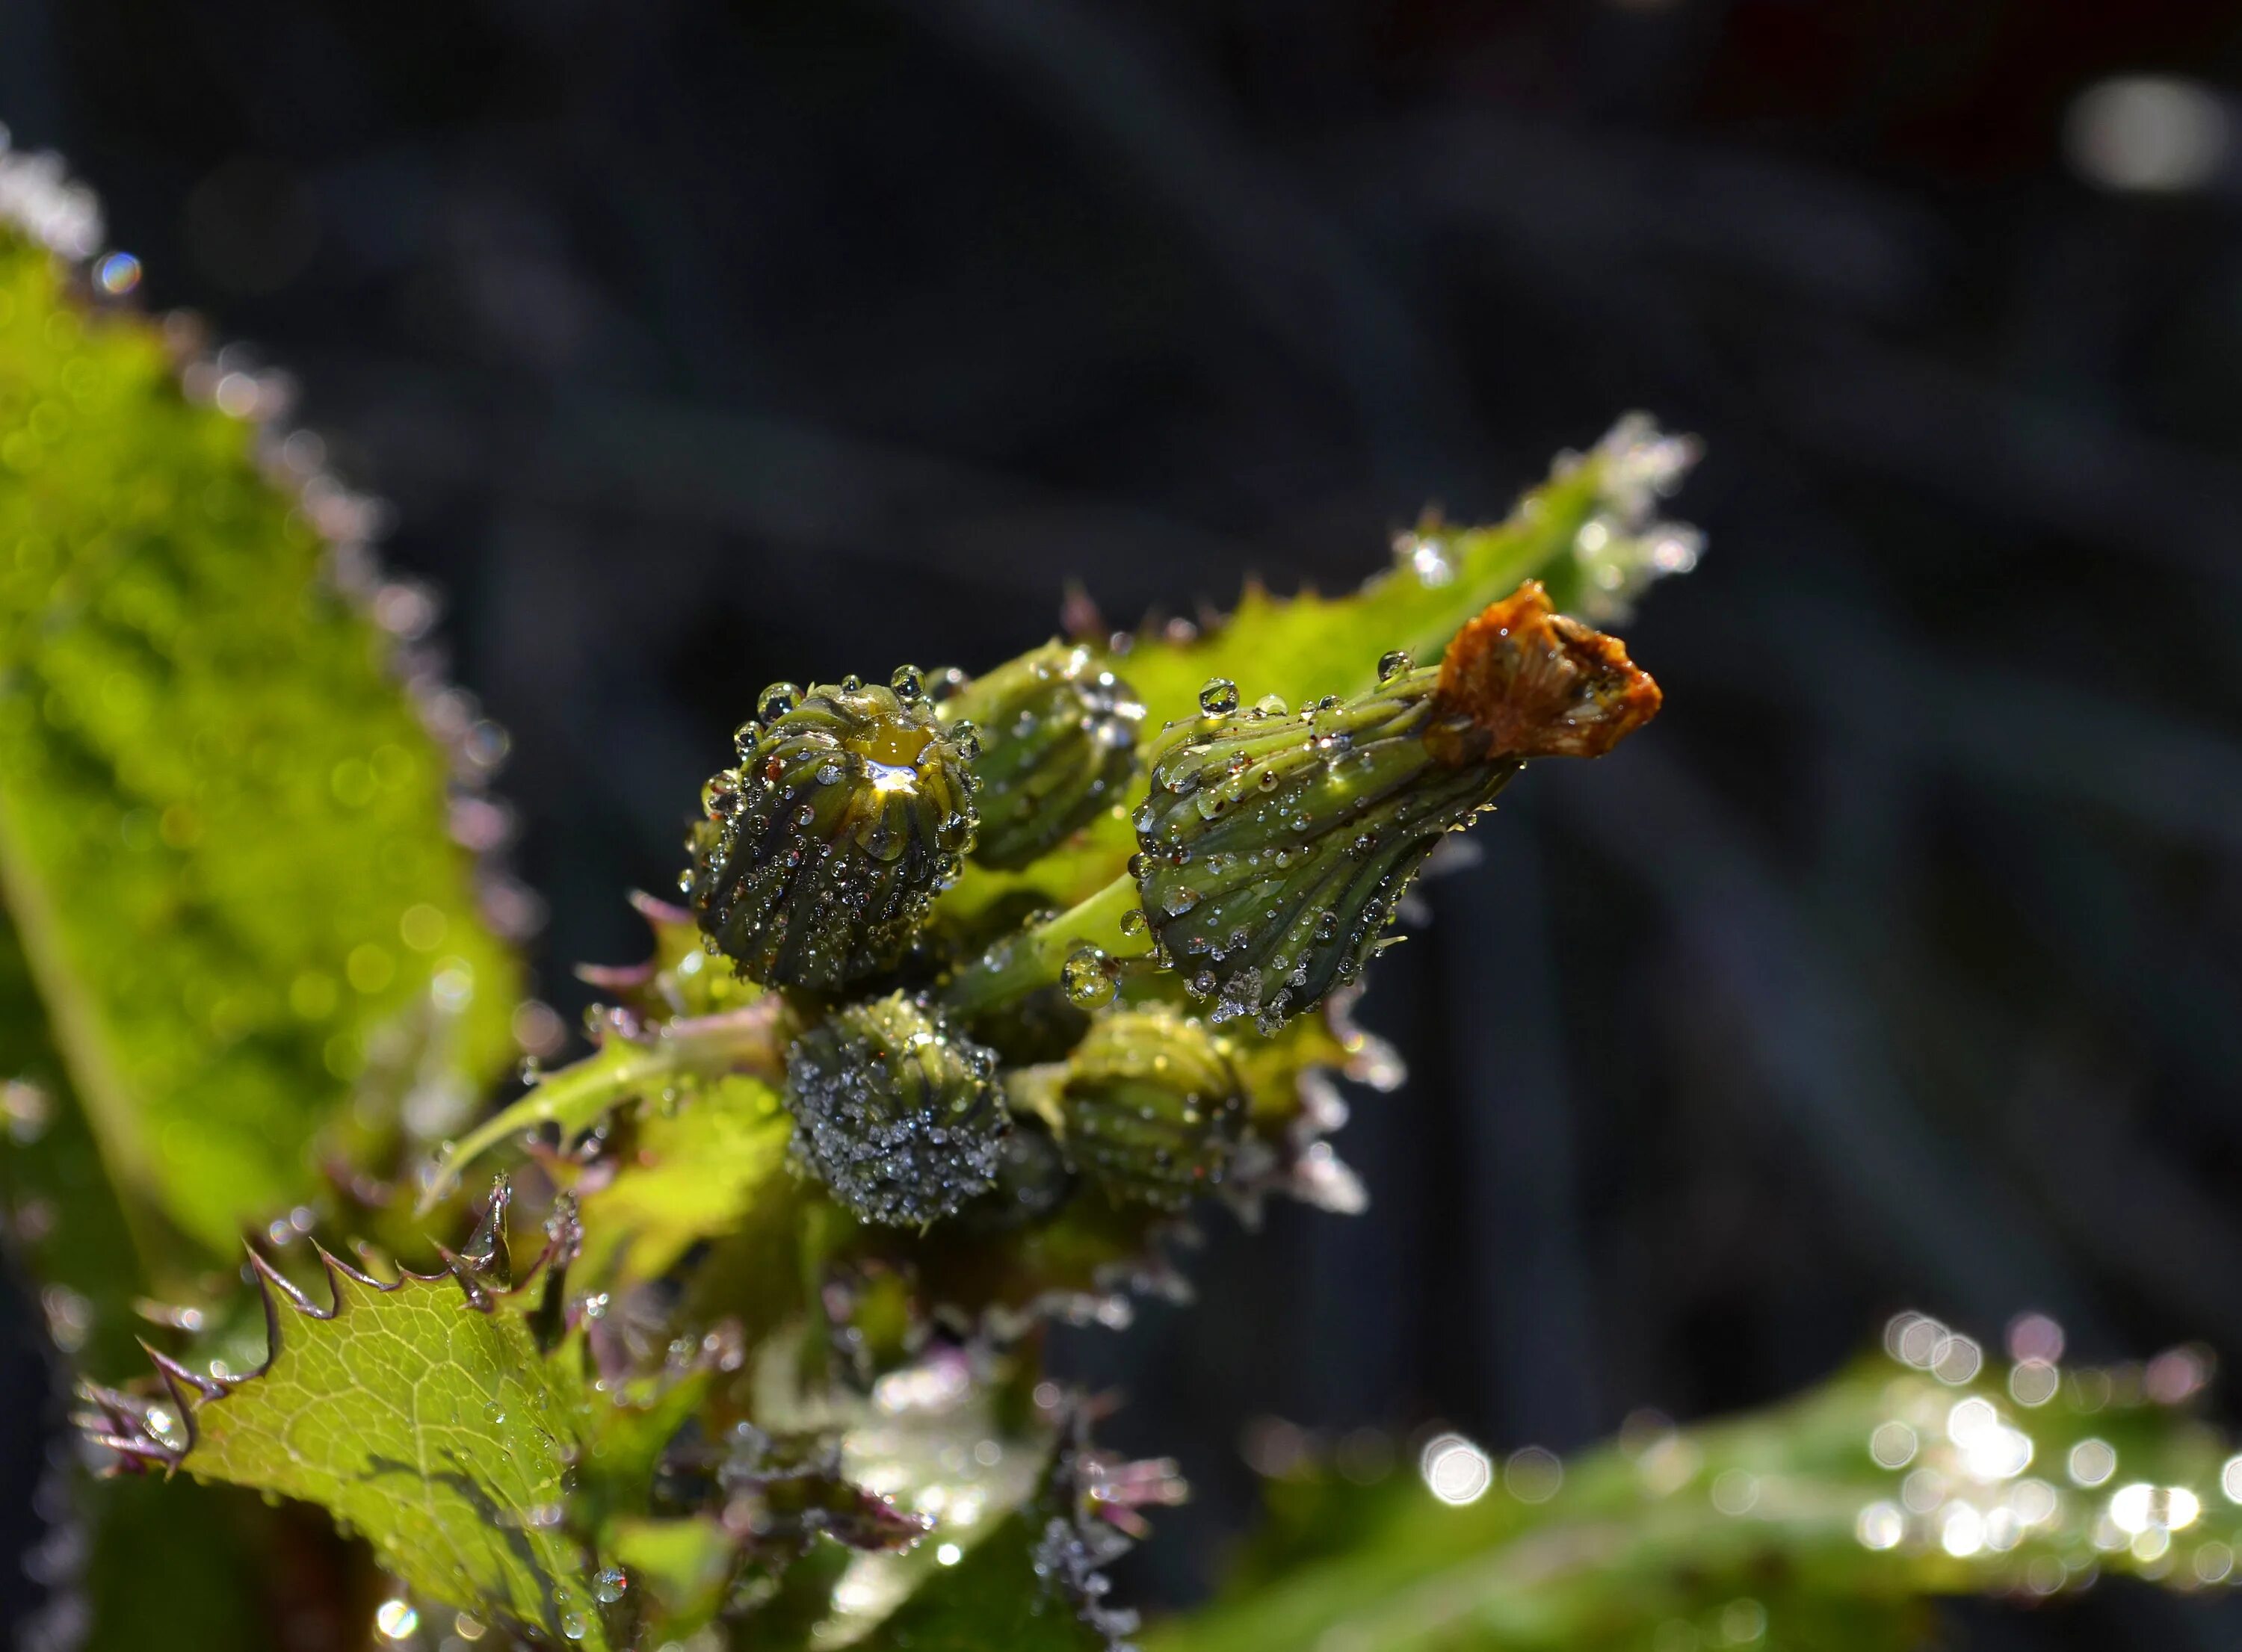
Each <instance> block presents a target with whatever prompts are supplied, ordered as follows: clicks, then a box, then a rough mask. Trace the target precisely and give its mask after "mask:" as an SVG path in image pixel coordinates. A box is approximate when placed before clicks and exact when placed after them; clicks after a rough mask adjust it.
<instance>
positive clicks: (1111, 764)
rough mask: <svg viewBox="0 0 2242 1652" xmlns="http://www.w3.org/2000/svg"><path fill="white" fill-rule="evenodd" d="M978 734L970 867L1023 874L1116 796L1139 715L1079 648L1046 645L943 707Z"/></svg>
mask: <svg viewBox="0 0 2242 1652" xmlns="http://www.w3.org/2000/svg"><path fill="white" fill-rule="evenodd" d="M943 718H944V719H945V720H949V721H955V720H957V719H970V721H971V723H972V724H973V726H974V727H975V728H976V729H977V730H978V731H979V732H980V735H981V742H982V744H981V755H980V757H979V759H977V761H976V762H975V763H974V765H973V772H974V774H975V776H976V778H977V779H978V780H979V781H980V783H981V789H980V794H979V797H978V799H977V801H978V803H979V806H980V812H981V833H980V838H979V840H978V842H977V844H976V846H975V848H974V851H973V858H974V859H977V860H978V861H979V862H980V863H981V864H982V865H983V866H997V867H1002V868H1015V867H1019V866H1026V865H1028V864H1029V863H1030V861H1033V860H1035V859H1038V858H1040V857H1041V856H1043V855H1044V854H1047V853H1050V852H1051V850H1052V849H1054V848H1056V847H1057V846H1058V845H1059V844H1060V843H1061V842H1062V841H1064V839H1065V838H1066V837H1067V836H1068V835H1069V834H1070V833H1074V832H1077V831H1079V830H1080V829H1081V828H1082V827H1083V826H1087V825H1088V824H1089V823H1090V822H1091V820H1092V819H1096V818H1097V816H1098V811H1100V810H1101V809H1105V808H1109V807H1111V806H1112V804H1113V803H1114V802H1115V801H1116V800H1117V799H1118V798H1119V797H1120V796H1121V795H1122V793H1123V791H1124V788H1125V787H1126V786H1128V783H1129V780H1130V778H1131V775H1133V774H1134V773H1135V772H1136V766H1137V726H1138V724H1139V723H1141V722H1143V721H1144V706H1143V705H1142V704H1141V703H1140V702H1139V701H1138V699H1137V697H1136V694H1135V693H1134V692H1132V691H1131V688H1130V687H1129V686H1128V684H1126V683H1124V682H1123V681H1122V680H1121V679H1119V678H1118V677H1116V676H1115V675H1114V674H1113V673H1112V672H1111V671H1110V670H1108V669H1107V668H1106V666H1105V665H1104V662H1103V661H1102V660H1101V659H1099V658H1098V655H1097V653H1096V652H1094V651H1092V650H1091V649H1089V648H1086V647H1080V646H1074V645H1068V644H1065V643H1058V642H1054V643H1047V644H1045V645H1044V646H1043V647H1041V648H1038V649H1037V650H1035V651H1034V652H1031V653H1026V654H1023V655H1021V656H1020V658H1019V659H1015V660H1012V661H1010V662H1009V663H1008V664H1005V665H999V666H997V669H996V670H994V671H992V672H988V673H987V674H986V675H984V676H982V677H979V678H977V679H974V680H973V681H972V682H971V683H970V684H969V685H968V686H966V687H965V688H964V689H963V691H961V692H959V693H958V695H957V697H956V698H955V699H951V700H950V701H948V702H947V703H946V704H945V705H944V706H943Z"/></svg>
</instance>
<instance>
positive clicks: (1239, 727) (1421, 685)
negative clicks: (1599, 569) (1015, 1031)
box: [1131, 580, 1659, 1032]
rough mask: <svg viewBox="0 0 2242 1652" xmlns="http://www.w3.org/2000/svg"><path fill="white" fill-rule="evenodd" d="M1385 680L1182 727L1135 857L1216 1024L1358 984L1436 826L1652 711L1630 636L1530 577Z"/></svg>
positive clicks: (1146, 813)
mask: <svg viewBox="0 0 2242 1652" xmlns="http://www.w3.org/2000/svg"><path fill="white" fill-rule="evenodd" d="M1379 674H1380V676H1381V678H1382V679H1383V680H1382V681H1381V682H1380V683H1379V686H1377V687H1376V688H1374V689H1373V690H1371V691H1370V692H1367V693H1366V694H1362V695H1359V696H1358V697H1357V698H1355V699H1351V700H1345V701H1341V700H1339V699H1336V698H1333V699H1326V700H1323V701H1320V702H1319V703H1318V704H1316V705H1314V706H1310V707H1308V708H1307V709H1306V710H1305V711H1303V712H1300V713H1299V714H1298V715H1297V716H1286V715H1285V714H1284V713H1283V708H1282V707H1281V706H1279V707H1277V708H1275V709H1274V710H1273V711H1272V710H1269V709H1265V708H1256V709H1254V710H1252V711H1249V712H1244V713H1239V712H1238V711H1237V698H1236V691H1235V690H1234V689H1232V688H1231V687H1230V686H1228V685H1226V684H1223V685H1210V690H1209V693H1208V695H1207V696H1206V697H1205V698H1204V699H1203V701H1202V703H1203V704H1205V705H1206V706H1208V707H1209V709H1210V715H1208V716H1207V717H1205V718H1204V719H1199V720H1198V722H1196V723H1184V724H1171V725H1170V726H1169V730H1168V744H1167V746H1166V749H1165V751H1164V752H1163V753H1162V754H1161V755H1160V757H1159V758H1158V760H1157V761H1156V762H1155V764H1154V765H1153V768H1152V775H1151V787H1150V795H1149V796H1148V797H1147V799H1146V800H1145V802H1144V806H1143V807H1142V808H1140V809H1139V810H1138V813H1137V816H1136V826H1137V839H1138V846H1139V848H1140V849H1141V850H1142V853H1140V854H1139V855H1138V857H1137V859H1135V860H1134V861H1132V862H1131V870H1132V872H1133V873H1135V874H1136V877H1137V883H1138V895H1139V897H1140V899H1141V900H1142V902H1143V905H1144V914H1145V916H1146V918H1147V919H1148V920H1150V921H1151V925H1152V927H1153V931H1154V934H1155V937H1156V939H1157V940H1158V942H1159V945H1160V948H1161V951H1162V952H1163V953H1164V954H1165V957H1166V958H1167V960H1169V961H1170V963H1171V964H1172V966H1174V967H1175V968H1176V970H1177V971H1178V973H1181V974H1182V975H1183V976H1184V978H1185V984H1186V986H1187V987H1189V989H1190V991H1191V993H1192V994H1193V995H1194V996H1195V997H1199V998H1206V997H1209V996H1212V997H1214V998H1216V1000H1217V1002H1216V1005H1215V1007H1214V1011H1213V1019H1214V1020H1216V1021H1217V1022H1218V1023H1219V1022H1221V1021H1225V1020H1229V1019H1231V1018H1232V1017H1233V1016H1238V1015H1248V1014H1250V1015H1252V1016H1253V1017H1254V1019H1255V1021H1256V1023H1257V1025H1259V1027H1261V1028H1262V1030H1263V1031H1265V1032H1266V1031H1272V1030H1273V1029H1274V1028H1276V1027H1278V1026H1279V1025H1281V1024H1282V1023H1283V1022H1284V1021H1285V1019H1286V1018H1287V1017H1289V1016H1292V1015H1296V1014H1298V1013H1300V1012H1301V1011H1303V1010H1305V1009H1306V1008H1308V1007H1310V1006H1312V1005H1313V1004H1315V1003H1318V1002H1319V1001H1320V1000H1322V999H1323V998H1324V997H1325V995H1326V994H1327V993H1330V992H1331V990H1332V988H1333V987H1336V986H1339V984H1341V983H1342V982H1345V981H1346V980H1351V979H1353V977H1354V976H1355V975H1356V974H1357V973H1359V970H1360V969H1361V967H1362V965H1363V963H1364V961H1365V960H1366V959H1368V958H1369V957H1370V955H1371V954H1372V953H1373V952H1374V951H1376V949H1377V947H1378V946H1379V936H1380V934H1381V933H1382V932H1383V931H1384V930H1385V928H1386V925H1387V924H1388V923H1389V922H1390V921H1391V920H1392V918H1393V909H1394V906H1395V903H1396V902H1397V901H1399V900H1400V896H1401V893H1402V891H1403V889H1404V888H1406V886H1407V885H1408V881H1409V880H1410V878H1411V877H1412V876H1413V875H1414V874H1415V873H1416V871H1417V868H1418V867H1419V866H1420V865H1421V864H1422V863H1423V861H1424V859H1425V857H1426V855H1427V854H1428V853H1431V852H1432V849H1433V845H1434V844H1435V843H1437V842H1438V841H1439V840H1440V835H1441V834H1442V833H1446V832H1449V831H1453V830H1455V829H1457V828H1460V827H1461V826H1463V825H1465V824H1466V823H1467V821H1469V820H1470V819H1472V817H1473V815H1475V814H1477V813H1479V812H1480V810H1482V809H1484V808H1486V807H1487V805H1488V804H1489V803H1490V802H1491V801H1492V800H1493V799H1494V795H1495V793H1497V792H1499V791H1500V790H1501V789H1502V787H1503V786H1505V785H1506V784H1507V782H1508V781H1509V779H1511V777H1512V776H1513V775H1514V774H1515V773H1516V772H1518V770H1519V769H1520V767H1522V766H1523V765H1524V761H1525V759H1527V758H1529V757H1543V756H1574V757H1593V756H1596V755H1599V754H1601V752H1606V751H1608V750H1609V749H1610V748H1611V747H1612V746H1614V745H1615V744H1617V743H1618V741H1619V740H1620V739H1621V738H1622V737H1624V736H1625V735H1626V734H1627V733H1628V732H1630V731H1632V730H1634V729H1635V728H1637V727H1640V726H1641V725H1642V724H1643V723H1645V722H1647V721H1648V720H1649V719H1650V718H1651V716H1652V715H1653V714H1654V713H1655V712H1656V711H1657V709H1658V699H1659V696H1658V688H1657V686H1656V685H1655V683H1653V682H1652V681H1651V680H1650V679H1649V678H1648V676H1647V675H1645V674H1644V673H1643V672H1641V671H1639V670H1637V669H1636V668H1635V665H1633V664H1632V663H1630V662H1629V661H1628V658H1627V655H1626V652H1625V651H1624V650H1623V649H1622V648H1621V645H1619V643H1618V642H1616V641H1615V640H1614V639H1611V638H1609V637H1606V636H1604V635H1602V634H1601V632H1596V631H1594V630H1593V629H1591V628H1590V627H1588V626H1586V625H1581V624H1579V623H1578V622H1577V621H1574V620H1571V619H1566V618H1564V617H1563V616H1561V615H1559V614H1554V613H1553V612H1551V611H1550V608H1549V605H1548V601H1547V598H1546V597H1545V596H1544V594H1543V593H1542V591H1541V586H1540V585H1536V584H1534V583H1533V582H1532V581H1530V580H1529V581H1528V582H1527V584H1525V585H1522V586H1520V588H1519V590H1518V591H1517V592H1516V593H1514V595H1512V596H1511V597H1509V598H1507V599H1504V600H1503V601H1501V602H1499V603H1496V604H1494V605H1493V606H1492V607H1490V608H1488V609H1487V611H1486V612H1484V613H1482V614H1481V615H1480V617H1479V618H1478V619H1474V620H1473V621H1472V623H1471V624H1470V625H1467V626H1466V627H1465V628H1464V630H1463V631H1462V632H1460V633H1459V635H1458V636H1457V638H1456V640H1455V641H1454V642H1453V644H1452V645H1450V647H1449V650H1448V653H1447V659H1445V660H1444V661H1443V662H1442V664H1441V665H1440V667H1439V668H1438V669H1437V670H1435V669H1432V668H1426V669H1423V670H1417V669H1413V668H1412V667H1411V666H1410V665H1409V664H1408V662H1407V661H1406V659H1397V658H1394V657H1391V656H1389V657H1388V659H1386V661H1385V662H1382V664H1381V667H1380V672H1379Z"/></svg>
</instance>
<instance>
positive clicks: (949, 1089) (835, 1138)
mask: <svg viewBox="0 0 2242 1652" xmlns="http://www.w3.org/2000/svg"><path fill="white" fill-rule="evenodd" d="M996 1073H997V1057H996V1055H995V1054H994V1053H992V1052H990V1051H989V1050H987V1049H984V1048H983V1047H981V1046H980V1045H978V1044H976V1043H974V1042H972V1041H971V1040H969V1039H967V1038H965V1037H964V1036H963V1034H961V1033H955V1032H953V1031H951V1030H950V1027H949V1026H948V1025H947V1024H946V1023H945V1022H943V1020H941V1019H939V1018H938V1017H937V1016H936V1015H935V1014H934V1013H931V1012H930V1011H929V1010H928V1008H927V1007H926V1006H924V1005H923V1004H922V1003H920V1002H919V1001H918V1000H915V999H913V998H911V997H910V996H908V995H906V994H904V993H896V994H895V995H894V996H893V997H891V998H883V999H876V1000H873V1001H872V1002H870V1003H868V1004H850V1005H849V1006H847V1007H843V1008H842V1009H838V1010H836V1011H835V1012H834V1013H832V1014H831V1015H830V1016H829V1017H828V1018H827V1019H826V1020H823V1021H822V1022H821V1023H819V1024H818V1025H817V1026H816V1027H812V1028H811V1029H810V1030H809V1032H807V1033H803V1034H802V1036H801V1037H800V1038H798V1039H796V1040H795V1042H794V1047H793V1048H792V1049H790V1050H789V1051H788V1052H787V1058H786V1105H787V1110H788V1111H789V1113H791V1114H794V1120H795V1133H794V1154H795V1158H796V1159H797V1160H800V1162H801V1163H802V1164H803V1165H804V1166H806V1167H808V1168H809V1170H810V1171H811V1172H813V1173H814V1174H816V1176H817V1178H818V1179H819V1180H822V1181H823V1182H824V1184H825V1185H826V1186H827V1187H829V1188H831V1189H832V1190H833V1193H834V1195H835V1197H836V1198H838V1199H839V1200H840V1201H841V1202H842V1204H844V1205H846V1206H848V1207H849V1209H851V1210H853V1211H855V1212H856V1214H858V1215H859V1216H862V1217H863V1219H864V1220H865V1221H874V1222H882V1223H885V1224H886V1225H888V1226H889V1227H924V1226H925V1225H926V1224H927V1223H929V1222H930V1221H937V1220H939V1219H940V1218H942V1217H943V1216H947V1215H949V1214H950V1213H951V1212H953V1211H955V1210H956V1209H957V1207H959V1206H961V1205H963V1204H964V1203H965V1202H966V1201H969V1200H970V1199H972V1198H974V1197H975V1196H976V1195H977V1194H982V1193H984V1192H986V1191H987V1190H988V1189H989V1188H990V1187H992V1186H994V1185H995V1183H996V1180H997V1167H998V1164H999V1161H1000V1156H1001V1150H1002V1147H1003V1145H1004V1133H1005V1131H1006V1129H1007V1127H1009V1125H1010V1115H1009V1114H1007V1113H1006V1112H1005V1111H1004V1098H1003V1095H1002V1094H1001V1093H1000V1091H999V1090H998V1088H997V1082H996Z"/></svg>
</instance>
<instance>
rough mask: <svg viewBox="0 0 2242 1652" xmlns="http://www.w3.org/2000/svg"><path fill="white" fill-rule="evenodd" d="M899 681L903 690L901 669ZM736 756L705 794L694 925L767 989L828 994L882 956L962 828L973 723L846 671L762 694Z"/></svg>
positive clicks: (901, 941) (693, 889)
mask: <svg viewBox="0 0 2242 1652" xmlns="http://www.w3.org/2000/svg"><path fill="white" fill-rule="evenodd" d="M896 678H897V680H898V681H901V682H904V683H906V685H907V686H914V687H916V686H917V685H918V683H919V679H918V675H917V673H916V672H915V671H912V670H911V669H910V668H909V667H906V668H905V669H904V670H903V671H902V672H897V673H896ZM762 716H763V723H762V726H756V725H755V724H753V723H750V724H748V726H746V727H745V728H743V729H742V730H741V732H740V766H739V767H738V768H737V769H736V770H731V771H728V772H725V773H723V774H720V775H718V776H717V777H716V778H715V779H714V780H711V781H710V782H709V783H708V788H707V790H706V792H705V793H704V794H703V798H704V801H705V802H706V804H707V806H708V819H705V820H703V821H701V823H700V825H699V826H697V827H696V828H695V832H694V834H693V839H692V845H691V847H692V851H693V868H692V870H691V872H690V873H688V874H687V879H686V889H687V893H688V894H689V895H690V896H691V898H692V904H693V908H694V912H695V915H696V916H697V917H698V918H699V919H700V921H701V933H704V934H705V935H707V936H708V938H709V939H710V940H712V941H713V942H715V946H717V948H718V950H720V951H722V953H725V954H726V955H727V956H728V957H729V958H731V960H733V961H734V962H735V963H736V964H737V965H738V966H739V967H740V970H741V972H742V973H744V974H746V975H747V976H748V977H749V978H750V979H752V980H757V981H761V982H763V983H765V984H767V985H768V984H773V983H777V984H782V985H786V986H790V987H815V988H818V989H821V990H828V991H829V990H832V989H834V988H836V987H842V986H844V985H846V984H847V983H848V982H849V981H852V980H859V979H861V978H862V977H863V976H866V975H869V974H873V973H877V972H878V971H880V970H883V969H887V968H890V967H892V966H894V965H895V963H896V960H898V959H900V958H901V957H902V955H903V951H904V949H905V948H906V947H908V946H910V941H911V938H912V937H913V935H915V934H916V933H917V931H918V928H919V926H920V925H921V924H923V922H924V921H925V919H926V914H927V909H928V907H929V906H930V905H931V903H932V901H933V899H934V896H935V893H936V891H937V890H938V889H940V888H941V887H943V886H944V885H945V884H946V883H947V882H948V881H949V880H950V879H952V878H954V877H955V876H956V875H957V866H958V856H959V855H960V854H961V853H963V852H964V851H965V850H966V849H967V848H969V847H970V846H971V844H972V841H973V829H974V809H973V798H972V791H973V780H972V777H971V774H970V770H969V768H968V764H969V763H970V760H971V758H972V755H973V739H972V734H971V731H970V729H967V728H965V727H964V726H962V725H959V726H950V727H949V728H945V727H943V725H942V724H940V723H939V722H937V721H936V718H935V714H934V708H933V706H931V705H930V703H929V702H928V701H927V700H925V699H923V697H922V696H921V695H920V694H918V693H916V692H914V693H911V694H910V695H907V696H903V697H899V696H898V695H897V694H896V692H895V691H894V690H892V689H887V688H880V687H867V686H864V685H863V684H862V683H860V682H859V681H857V680H856V679H855V678H853V677H852V678H849V679H848V680H847V681H845V682H843V683H842V684H840V685H839V686H821V687H816V688H813V689H811V690H810V691H809V693H808V694H806V695H798V694H797V691H795V689H794V687H793V686H791V685H790V684H783V683H782V684H777V685H775V686H772V687H771V688H769V689H766V690H765V691H764V692H763V698H762Z"/></svg>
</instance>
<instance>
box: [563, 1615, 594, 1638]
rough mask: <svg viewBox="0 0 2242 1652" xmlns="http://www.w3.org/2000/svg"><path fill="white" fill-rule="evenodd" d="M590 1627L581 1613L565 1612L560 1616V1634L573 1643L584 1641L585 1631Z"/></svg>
mask: <svg viewBox="0 0 2242 1652" xmlns="http://www.w3.org/2000/svg"><path fill="white" fill-rule="evenodd" d="M589 1627H590V1626H589V1625H587V1623H586V1622H584V1615H583V1614H582V1613H581V1612H563V1613H562V1614H561V1634H563V1635H567V1637H568V1638H569V1639H570V1640H572V1641H581V1640H582V1639H583V1638H584V1632H585V1630H586V1629H587V1628H589Z"/></svg>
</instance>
